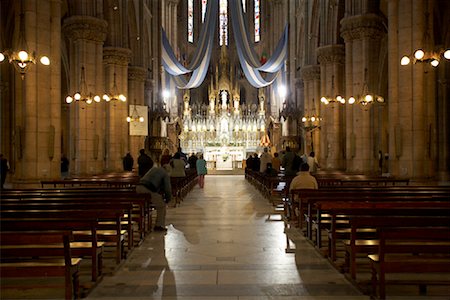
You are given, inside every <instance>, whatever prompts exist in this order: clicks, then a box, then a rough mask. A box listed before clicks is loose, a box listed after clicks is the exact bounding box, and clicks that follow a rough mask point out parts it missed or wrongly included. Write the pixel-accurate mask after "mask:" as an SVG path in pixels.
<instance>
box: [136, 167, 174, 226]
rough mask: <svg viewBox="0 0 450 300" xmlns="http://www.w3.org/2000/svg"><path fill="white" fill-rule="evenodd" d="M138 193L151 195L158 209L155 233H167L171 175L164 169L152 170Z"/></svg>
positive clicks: (144, 179) (139, 185) (143, 180)
mask: <svg viewBox="0 0 450 300" xmlns="http://www.w3.org/2000/svg"><path fill="white" fill-rule="evenodd" d="M136 192H137V193H143V194H146V193H148V194H150V195H151V199H152V204H153V205H154V206H155V208H156V221H155V228H154V230H155V231H166V230H167V229H166V204H167V203H169V202H170V200H171V199H172V186H171V184H170V176H169V173H167V171H166V170H165V169H164V168H163V167H154V168H152V169H150V170H149V171H148V172H147V173H145V174H144V176H143V177H142V178H141V180H140V184H138V185H137V186H136Z"/></svg>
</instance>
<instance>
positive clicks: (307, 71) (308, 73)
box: [301, 65, 320, 81]
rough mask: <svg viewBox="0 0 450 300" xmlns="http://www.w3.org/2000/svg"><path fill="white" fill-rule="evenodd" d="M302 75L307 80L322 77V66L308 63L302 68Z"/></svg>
mask: <svg viewBox="0 0 450 300" xmlns="http://www.w3.org/2000/svg"><path fill="white" fill-rule="evenodd" d="M301 77H302V79H303V80H304V81H305V80H306V81H309V80H319V79H320V66H319V65H307V66H304V67H303V68H302V69H301Z"/></svg>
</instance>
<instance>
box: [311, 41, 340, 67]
mask: <svg viewBox="0 0 450 300" xmlns="http://www.w3.org/2000/svg"><path fill="white" fill-rule="evenodd" d="M316 53H317V59H318V61H319V63H320V64H321V65H326V64H332V63H338V64H344V63H345V46H344V45H340V44H336V45H327V46H323V47H319V48H317V50H316Z"/></svg>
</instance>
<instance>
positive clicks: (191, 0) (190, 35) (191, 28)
mask: <svg viewBox="0 0 450 300" xmlns="http://www.w3.org/2000/svg"><path fill="white" fill-rule="evenodd" d="M187 12H188V24H187V25H188V26H187V28H188V37H187V38H188V42H189V43H193V42H194V0H188V7H187Z"/></svg>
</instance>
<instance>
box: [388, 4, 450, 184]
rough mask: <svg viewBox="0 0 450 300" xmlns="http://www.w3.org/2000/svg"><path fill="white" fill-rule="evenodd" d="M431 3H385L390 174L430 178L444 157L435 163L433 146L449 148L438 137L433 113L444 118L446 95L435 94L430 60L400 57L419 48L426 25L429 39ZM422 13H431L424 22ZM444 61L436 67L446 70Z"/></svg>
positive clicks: (432, 22)
mask: <svg viewBox="0 0 450 300" xmlns="http://www.w3.org/2000/svg"><path fill="white" fill-rule="evenodd" d="M432 5H433V2H430V1H424V0H417V1H411V2H407V1H398V0H395V1H389V6H388V17H389V60H390V61H392V63H390V64H389V83H392V85H393V88H390V90H389V119H390V120H391V122H392V123H391V124H390V130H389V140H390V141H389V153H390V171H391V174H392V175H396V176H404V177H410V178H414V179H424V178H428V177H432V176H434V175H435V170H436V169H437V168H438V169H439V168H441V167H442V166H445V163H444V162H443V161H442V160H441V161H439V167H438V166H436V165H435V163H436V162H437V160H436V155H437V154H436V149H434V147H433V145H439V146H438V147H439V149H445V148H447V149H448V144H447V146H446V147H445V146H444V145H443V144H439V142H438V141H437V139H438V138H437V137H436V126H437V122H438V121H439V117H438V118H436V116H441V117H444V119H446V117H445V116H444V115H442V113H444V111H445V106H442V101H444V102H448V96H447V99H443V98H440V99H439V96H438V100H437V101H436V98H437V97H436V90H437V89H436V82H437V80H436V69H435V68H433V67H431V66H430V64H428V63H417V64H409V65H407V66H401V65H400V58H401V57H402V56H403V55H411V54H412V52H413V51H414V50H415V49H418V48H420V47H421V46H423V42H424V41H423V37H424V33H425V30H426V27H427V26H429V27H430V29H429V31H430V32H429V34H430V35H431V38H433V25H432V24H434V23H435V22H434V21H433V15H434V13H433V8H432ZM427 6H428V7H427ZM426 11H428V12H429V24H428V25H427V24H426V22H425V21H426V19H425V12H426ZM405 37H408V38H405ZM445 64H446V63H444V64H442V61H441V65H440V66H439V67H438V69H439V70H440V68H445V67H446V66H445ZM447 71H448V69H447ZM447 74H448V72H447ZM437 103H439V104H438V105H439V106H438V108H436V104H437ZM437 109H439V111H437ZM439 125H444V123H441V124H439ZM444 126H445V125H444ZM444 128H445V127H444ZM447 128H448V123H447ZM441 137H442V136H441ZM447 154H448V152H447ZM441 163H442V164H441ZM447 172H448V169H447Z"/></svg>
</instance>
